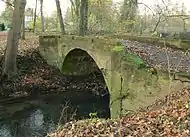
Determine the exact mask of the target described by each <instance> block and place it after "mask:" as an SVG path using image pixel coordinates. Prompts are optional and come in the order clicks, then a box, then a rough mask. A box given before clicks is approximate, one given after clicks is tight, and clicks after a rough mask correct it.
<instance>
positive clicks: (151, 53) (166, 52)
mask: <svg viewBox="0 0 190 137" xmlns="http://www.w3.org/2000/svg"><path fill="white" fill-rule="evenodd" d="M123 43H124V45H125V46H126V50H128V51H131V52H135V53H137V54H138V55H139V56H140V57H141V58H142V59H143V60H144V61H145V62H146V63H147V64H148V65H150V66H154V67H158V68H160V69H163V70H165V71H167V70H168V62H169V66H170V67H169V68H170V70H171V71H177V72H187V73H190V51H186V52H183V51H180V50H174V49H171V48H161V47H159V46H155V45H151V44H146V43H139V42H136V41H129V40H125V41H123ZM168 60H169V61H168Z"/></svg>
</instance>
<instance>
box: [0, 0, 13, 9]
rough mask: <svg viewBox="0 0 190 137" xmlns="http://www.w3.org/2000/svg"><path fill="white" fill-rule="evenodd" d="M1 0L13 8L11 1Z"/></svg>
mask: <svg viewBox="0 0 190 137" xmlns="http://www.w3.org/2000/svg"><path fill="white" fill-rule="evenodd" d="M1 1H3V2H4V3H6V4H7V5H9V6H11V7H13V8H14V4H13V3H11V2H8V1H6V0H1Z"/></svg>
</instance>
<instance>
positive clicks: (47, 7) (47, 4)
mask: <svg viewBox="0 0 190 137" xmlns="http://www.w3.org/2000/svg"><path fill="white" fill-rule="evenodd" d="M35 1H36V0H27V5H26V8H27V7H31V8H34V6H35ZM69 1H70V0H60V3H61V7H62V12H63V14H65V12H66V11H67V7H68V6H69V5H70V2H69ZM113 1H114V2H121V1H123V0H113ZM141 1H142V2H143V3H145V4H147V5H149V6H150V5H154V4H155V3H157V2H159V1H161V0H139V2H141ZM170 1H171V2H172V3H176V2H177V3H178V4H179V5H180V4H181V3H184V5H185V6H186V7H187V8H188V7H190V0H170ZM39 6H40V5H39V4H38V8H39ZM4 8H5V3H4V2H2V1H1V0H0V13H1V12H2V11H3V10H4ZM43 8H44V14H45V16H47V15H48V16H50V15H51V14H52V12H53V11H55V10H56V5H55V0H44V7H43ZM188 9H189V8H188Z"/></svg>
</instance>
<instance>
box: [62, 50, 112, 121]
mask: <svg viewBox="0 0 190 137" xmlns="http://www.w3.org/2000/svg"><path fill="white" fill-rule="evenodd" d="M61 71H62V73H63V74H64V75H67V76H69V77H70V84H73V89H72V90H75V91H76V90H77V94H79V95H77V98H78V97H80V94H81V96H82V95H83V97H81V98H84V92H86V93H85V95H86V97H85V100H84V102H88V103H85V104H86V105H87V104H88V107H85V108H87V109H86V110H84V109H83V111H84V113H85V114H84V117H85V116H87V117H89V113H96V115H97V116H98V117H100V118H110V105H109V104H110V93H109V91H108V88H107V85H106V82H105V79H104V76H103V74H102V72H101V70H100V68H99V67H98V65H97V63H96V62H95V60H94V59H93V57H91V56H90V55H89V53H87V52H86V51H84V50H82V49H79V48H76V49H73V50H71V51H70V52H69V53H68V54H67V55H66V56H65V58H64V61H63V64H62V67H61ZM75 93H76V92H74V94H75ZM89 93H90V94H89ZM88 95H90V96H88ZM92 100H93V101H92ZM85 104H84V105H85ZM95 104H96V105H95ZM83 108H84V107H83ZM79 111H80V110H79ZM80 113H81V112H80Z"/></svg>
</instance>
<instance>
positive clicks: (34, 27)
mask: <svg viewBox="0 0 190 137" xmlns="http://www.w3.org/2000/svg"><path fill="white" fill-rule="evenodd" d="M37 5H38V0H36V5H35V10H34V23H33V32H34V33H36V12H37Z"/></svg>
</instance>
